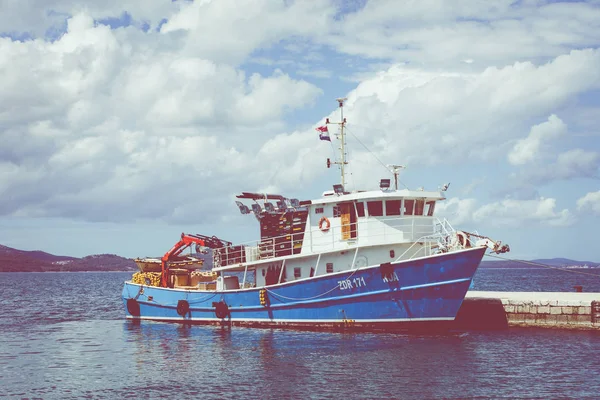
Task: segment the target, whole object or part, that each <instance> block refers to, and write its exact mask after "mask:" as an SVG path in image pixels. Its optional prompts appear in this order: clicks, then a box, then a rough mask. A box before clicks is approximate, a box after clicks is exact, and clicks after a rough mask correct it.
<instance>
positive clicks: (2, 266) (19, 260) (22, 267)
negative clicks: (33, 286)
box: [0, 245, 137, 272]
mask: <svg viewBox="0 0 600 400" xmlns="http://www.w3.org/2000/svg"><path fill="white" fill-rule="evenodd" d="M135 270H137V266H136V265H135V262H134V261H133V260H132V259H129V258H124V257H119V256H117V255H114V254H96V255H91V256H87V257H83V258H77V257H67V256H56V255H54V254H50V253H46V252H43V251H39V250H36V251H25V250H18V249H13V248H11V247H7V246H2V245H0V272H46V271H48V272H50V271H65V272H67V271H135Z"/></svg>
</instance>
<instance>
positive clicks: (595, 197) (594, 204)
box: [577, 190, 600, 216]
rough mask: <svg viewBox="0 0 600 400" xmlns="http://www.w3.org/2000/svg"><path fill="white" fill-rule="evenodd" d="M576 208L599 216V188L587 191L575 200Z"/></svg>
mask: <svg viewBox="0 0 600 400" xmlns="http://www.w3.org/2000/svg"><path fill="white" fill-rule="evenodd" d="M577 210H578V211H580V212H585V211H588V210H589V211H591V212H592V213H594V214H596V215H598V216H600V190H599V191H597V192H590V193H587V194H586V195H585V196H583V197H581V198H580V199H578V200H577Z"/></svg>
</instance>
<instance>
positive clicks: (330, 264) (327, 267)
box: [326, 263, 333, 274]
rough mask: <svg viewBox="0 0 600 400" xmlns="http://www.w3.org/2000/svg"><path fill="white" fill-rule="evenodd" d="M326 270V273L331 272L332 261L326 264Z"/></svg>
mask: <svg viewBox="0 0 600 400" xmlns="http://www.w3.org/2000/svg"><path fill="white" fill-rule="evenodd" d="M326 271H327V273H328V274H331V273H332V272H333V263H327V264H326Z"/></svg>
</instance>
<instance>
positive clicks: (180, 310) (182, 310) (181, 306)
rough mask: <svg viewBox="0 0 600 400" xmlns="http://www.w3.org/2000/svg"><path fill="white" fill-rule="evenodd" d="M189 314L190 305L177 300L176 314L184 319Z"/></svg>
mask: <svg viewBox="0 0 600 400" xmlns="http://www.w3.org/2000/svg"><path fill="white" fill-rule="evenodd" d="M189 312H190V303H188V302H187V300H179V301H178V302H177V314H179V315H181V316H182V317H185V316H186V314H187V313H189Z"/></svg>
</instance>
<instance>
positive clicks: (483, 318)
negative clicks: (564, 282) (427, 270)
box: [454, 291, 600, 331]
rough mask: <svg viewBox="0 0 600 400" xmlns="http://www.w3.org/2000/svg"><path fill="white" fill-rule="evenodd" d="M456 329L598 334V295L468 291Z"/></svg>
mask: <svg viewBox="0 0 600 400" xmlns="http://www.w3.org/2000/svg"><path fill="white" fill-rule="evenodd" d="M454 324H455V327H456V328H457V329H465V330H469V329H477V330H497V329H508V328H510V327H535V328H554V329H579V330H597V331H600V293H569V292H483V291H469V292H468V293H467V296H466V297H465V300H464V301H463V303H462V306H461V308H460V310H459V312H458V314H457V316H456V319H455V321H454Z"/></svg>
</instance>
